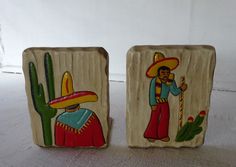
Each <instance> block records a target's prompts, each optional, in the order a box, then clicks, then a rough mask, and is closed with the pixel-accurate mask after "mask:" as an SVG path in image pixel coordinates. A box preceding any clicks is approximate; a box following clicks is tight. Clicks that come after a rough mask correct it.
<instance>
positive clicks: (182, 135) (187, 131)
mask: <svg viewBox="0 0 236 167" xmlns="http://www.w3.org/2000/svg"><path fill="white" fill-rule="evenodd" d="M205 115H206V112H205V111H201V112H200V113H199V114H198V115H197V117H196V119H195V120H194V118H193V117H191V116H190V117H189V118H188V121H187V122H186V123H185V124H184V126H183V127H182V128H181V129H180V130H179V131H178V133H177V136H176V139H175V141H177V142H183V141H189V140H192V139H193V138H194V137H195V136H196V135H198V134H199V133H201V131H202V127H200V126H201V124H202V122H203V120H204V117H205Z"/></svg>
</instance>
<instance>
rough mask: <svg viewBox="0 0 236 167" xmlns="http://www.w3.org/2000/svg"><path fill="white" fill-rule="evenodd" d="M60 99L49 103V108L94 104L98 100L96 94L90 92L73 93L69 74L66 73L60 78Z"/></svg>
mask: <svg viewBox="0 0 236 167" xmlns="http://www.w3.org/2000/svg"><path fill="white" fill-rule="evenodd" d="M61 95H62V96H61V97H58V98H56V99H54V100H52V101H50V102H49V105H50V107H52V108H57V109H62V108H66V107H69V106H73V105H76V104H81V103H86V102H95V101H97V100H98V97H97V95H96V93H94V92H91V91H78V92H74V88H73V80H72V77H71V74H70V73H69V72H68V71H67V72H65V73H64V75H63V78H62V87H61Z"/></svg>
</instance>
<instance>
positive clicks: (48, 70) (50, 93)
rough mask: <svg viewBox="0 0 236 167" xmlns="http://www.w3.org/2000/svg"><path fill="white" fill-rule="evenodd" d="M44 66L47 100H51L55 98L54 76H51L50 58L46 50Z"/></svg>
mask: <svg viewBox="0 0 236 167" xmlns="http://www.w3.org/2000/svg"><path fill="white" fill-rule="evenodd" d="M44 67H45V76H46V81H47V88H48V96H49V100H53V99H55V89H54V77H53V68H52V59H51V56H50V54H49V53H48V52H47V53H45V55H44Z"/></svg>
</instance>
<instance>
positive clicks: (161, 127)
mask: <svg viewBox="0 0 236 167" xmlns="http://www.w3.org/2000/svg"><path fill="white" fill-rule="evenodd" d="M178 65H179V60H178V59H177V58H175V57H169V58H165V56H164V55H163V54H162V53H160V52H156V53H155V54H154V59H153V64H152V65H151V66H150V67H149V68H148V70H147V72H146V75H147V77H149V78H152V80H151V83H150V88H149V103H150V106H151V110H152V112H151V117H150V121H149V123H148V126H147V128H146V130H145V132H144V137H145V138H146V139H148V140H149V141H150V142H154V141H155V140H161V141H163V142H168V141H169V140H170V138H169V134H168V131H169V119H170V111H169V103H168V95H169V92H171V93H172V94H173V95H174V96H177V95H179V94H180V93H181V92H183V91H185V90H186V89H187V84H185V83H184V84H182V85H181V86H180V87H177V85H176V82H175V80H174V74H173V73H170V72H171V71H173V70H174V69H176V68H177V66H178Z"/></svg>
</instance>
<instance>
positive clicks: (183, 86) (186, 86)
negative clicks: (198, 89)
mask: <svg viewBox="0 0 236 167" xmlns="http://www.w3.org/2000/svg"><path fill="white" fill-rule="evenodd" d="M187 88H188V85H187V84H186V83H183V84H182V85H181V86H180V89H181V90H182V91H183V92H184V91H185V90H186V89H187Z"/></svg>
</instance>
